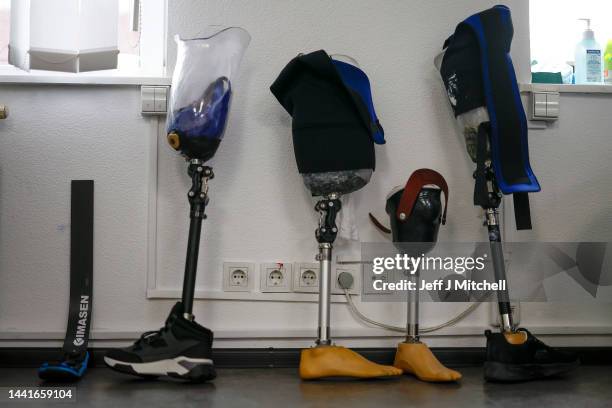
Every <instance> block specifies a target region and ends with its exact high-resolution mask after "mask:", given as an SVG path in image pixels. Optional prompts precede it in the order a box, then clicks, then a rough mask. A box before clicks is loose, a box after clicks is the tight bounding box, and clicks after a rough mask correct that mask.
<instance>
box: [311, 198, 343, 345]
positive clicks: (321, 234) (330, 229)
mask: <svg viewBox="0 0 612 408" xmlns="http://www.w3.org/2000/svg"><path fill="white" fill-rule="evenodd" d="M341 209H342V203H341V202H340V196H339V195H338V194H330V195H329V196H327V197H326V198H325V199H323V200H321V201H319V202H318V203H317V204H316V205H315V210H316V211H318V212H319V214H320V218H319V228H317V230H316V231H315V236H316V238H317V242H319V253H318V255H317V260H318V261H319V265H320V267H319V269H320V271H321V276H320V279H319V329H318V332H317V341H316V344H317V345H321V346H329V345H331V344H332V341H331V334H330V322H329V318H330V306H331V275H332V270H331V263H332V249H333V243H334V241H335V240H336V236H337V234H338V227H337V226H336V216H337V215H338V213H339V212H340V210H341Z"/></svg>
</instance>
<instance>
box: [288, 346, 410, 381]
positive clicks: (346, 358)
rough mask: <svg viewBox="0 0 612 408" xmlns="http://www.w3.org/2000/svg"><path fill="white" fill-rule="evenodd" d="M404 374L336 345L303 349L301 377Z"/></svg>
mask: <svg viewBox="0 0 612 408" xmlns="http://www.w3.org/2000/svg"><path fill="white" fill-rule="evenodd" d="M399 375H402V370H400V369H399V368H395V367H392V366H384V365H380V364H376V363H373V362H371V361H369V360H367V359H365V358H364V357H363V356H361V355H360V354H357V353H356V352H354V351H353V350H350V349H347V348H344V347H336V346H319V347H315V348H311V349H305V350H302V355H301V358H300V377H301V378H302V379H303V380H316V379H320V378H330V377H346V378H381V377H394V376H399Z"/></svg>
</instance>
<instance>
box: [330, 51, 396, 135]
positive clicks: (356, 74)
mask: <svg viewBox="0 0 612 408" xmlns="http://www.w3.org/2000/svg"><path fill="white" fill-rule="evenodd" d="M332 61H333V63H334V66H335V67H336V70H337V71H338V74H340V77H341V78H342V81H343V82H344V85H345V86H346V87H347V88H349V89H350V90H352V91H353V92H355V93H357V94H358V95H359V96H360V98H361V100H362V102H363V103H364V105H365V106H366V108H367V110H368V113H369V116H370V127H371V133H372V139H373V141H374V143H376V144H379V145H380V144H385V143H386V141H385V131H384V130H383V128H382V126H381V125H380V122H379V120H378V117H377V116H376V111H375V110H374V101H373V100H372V90H371V87H370V80H369V79H368V76H367V75H366V74H365V72H363V71H362V70H361V69H359V68H357V67H356V66H354V65H351V64H347V63H346V62H343V61H336V60H332Z"/></svg>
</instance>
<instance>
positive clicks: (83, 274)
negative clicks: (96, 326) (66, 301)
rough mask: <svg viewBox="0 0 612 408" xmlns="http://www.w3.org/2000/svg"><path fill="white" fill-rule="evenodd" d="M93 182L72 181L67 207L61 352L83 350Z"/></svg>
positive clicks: (89, 283)
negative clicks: (67, 284)
mask: <svg viewBox="0 0 612 408" xmlns="http://www.w3.org/2000/svg"><path fill="white" fill-rule="evenodd" d="M93 217H94V182H93V180H73V181H72V194H71V207H70V306H69V310H68V327H67V328H66V337H65V339H64V352H66V353H69V354H76V353H82V352H84V351H86V350H87V342H88V340H89V329H90V327H91V313H92V304H93V303H92V294H93V293H92V289H93V226H94V225H93Z"/></svg>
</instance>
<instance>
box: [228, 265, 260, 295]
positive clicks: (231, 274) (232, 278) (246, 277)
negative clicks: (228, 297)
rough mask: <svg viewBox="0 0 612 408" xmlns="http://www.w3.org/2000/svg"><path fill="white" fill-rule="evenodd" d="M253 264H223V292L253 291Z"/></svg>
mask: <svg viewBox="0 0 612 408" xmlns="http://www.w3.org/2000/svg"><path fill="white" fill-rule="evenodd" d="M254 275H255V264H252V263H248V262H224V263H223V291H224V292H250V291H251V290H252V289H253V281H254V277H255V276H254Z"/></svg>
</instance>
